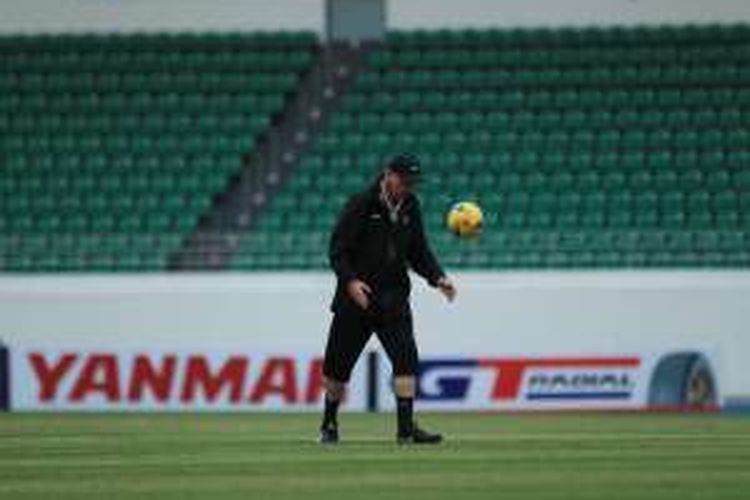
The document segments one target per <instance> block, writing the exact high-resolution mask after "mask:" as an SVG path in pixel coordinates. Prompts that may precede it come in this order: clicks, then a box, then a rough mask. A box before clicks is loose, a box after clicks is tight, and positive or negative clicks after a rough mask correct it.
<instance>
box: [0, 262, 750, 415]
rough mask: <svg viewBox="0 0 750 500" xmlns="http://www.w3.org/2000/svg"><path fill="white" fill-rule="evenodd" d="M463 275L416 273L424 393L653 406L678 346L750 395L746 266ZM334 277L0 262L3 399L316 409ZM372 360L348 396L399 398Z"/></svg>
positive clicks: (120, 406) (140, 406)
mask: <svg viewBox="0 0 750 500" xmlns="http://www.w3.org/2000/svg"><path fill="white" fill-rule="evenodd" d="M455 279H456V281H457V283H458V286H459V289H460V295H459V298H458V300H457V301H456V302H455V303H453V304H445V303H444V302H443V300H442V298H441V297H440V296H439V295H438V294H437V293H435V292H434V291H432V290H429V289H428V288H427V287H426V286H425V285H423V284H422V283H421V281H419V280H415V291H414V297H413V304H414V314H415V322H416V335H417V337H418V343H419V345H420V348H421V354H422V358H423V360H424V361H425V364H424V365H423V367H422V374H421V378H420V393H421V398H420V406H421V407H422V408H423V409H436V410H465V409H470V410H488V409H489V410H516V409H524V410H525V409H570V408H575V409H586V408H590V409H643V408H646V407H648V406H659V401H661V402H664V401H667V400H664V399H661V400H653V399H652V394H653V393H654V391H655V389H654V384H655V382H654V380H655V377H656V375H655V374H656V373H657V372H659V371H660V370H661V371H663V369H662V368H663V366H662V365H663V364H664V363H663V360H664V359H667V358H669V357H670V356H674V355H677V354H680V355H682V354H681V353H692V354H690V356H692V358H691V359H693V360H695V359H697V358H700V363H699V364H700V366H702V367H703V368H704V369H706V370H709V371H710V372H711V373H712V378H713V380H714V383H715V386H716V391H717V393H718V396H719V398H718V401H717V403H718V404H720V405H721V404H724V405H726V404H729V405H730V406H731V405H732V404H734V403H741V402H747V401H750V370H747V363H748V359H750V336H749V335H748V334H747V325H749V324H750V308H749V307H748V306H747V304H750V273H744V272H737V273H732V272H727V273H723V272H696V273H689V272H664V273H650V272H612V273H580V272H570V273H557V272H549V273H460V274H456V276H455ZM332 286H333V282H332V278H331V276H329V275H327V274H318V273H279V274H204V275H123V276H89V277H77V276H62V277H54V276H49V277H44V276H39V277H15V278H14V277H3V278H2V279H0V338H2V340H3V342H4V344H5V345H6V346H7V348H8V350H9V352H10V365H11V369H10V386H11V387H10V389H11V390H10V392H11V406H12V407H13V408H15V409H27V410H64V409H75V410H106V409H117V410H184V409H189V410H204V409H206V410H230V411H233V410H248V411H252V410H278V409H288V410H295V411H296V410H311V409H316V408H317V407H318V405H319V403H320V379H319V368H320V359H319V356H320V353H321V351H322V349H323V346H324V342H325V336H326V331H327V327H328V321H329V317H330V316H329V313H328V310H327V307H328V302H329V300H330V297H331V292H332ZM372 347H375V348H376V347H377V344H376V342H374V341H373V344H372ZM683 357H684V356H683ZM378 360H379V365H380V368H379V369H377V370H375V371H374V372H373V373H372V376H370V375H369V371H370V369H371V367H369V366H365V365H366V364H367V363H366V362H365V361H362V362H361V363H360V365H359V371H358V372H357V374H356V375H355V377H354V382H353V384H352V385H353V389H354V390H353V393H352V395H351V396H350V399H349V406H348V407H349V409H352V410H364V409H366V408H371V409H372V408H373V407H375V408H388V407H389V405H390V398H389V397H388V396H387V388H388V375H389V370H388V366H387V362H386V361H385V360H384V358H383V357H382V356H381V357H380V358H376V361H378ZM691 362H692V361H691ZM657 364H658V366H657ZM673 365H674V363H673ZM683 365H684V363H683ZM681 366H682V365H681ZM684 366H687V365H684ZM691 366H692V365H691ZM700 366H699V368H700ZM660 367H662V368H660ZM680 369H682V370H686V369H687V368H679V367H677V368H675V367H674V366H673V367H672V368H671V370H672V371H674V370H680ZM363 370H364V371H363ZM373 380H374V382H373ZM367 384H375V386H377V387H375V389H373V387H371V386H369V385H368V386H367V387H366V385H367ZM373 391H375V392H377V395H376V396H378V398H377V401H376V402H375V403H373V402H372V401H369V400H368V397H372V395H371V394H370V393H372V392H373ZM373 405H374V406H373Z"/></svg>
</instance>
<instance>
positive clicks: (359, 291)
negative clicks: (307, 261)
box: [321, 154, 456, 443]
mask: <svg viewBox="0 0 750 500" xmlns="http://www.w3.org/2000/svg"><path fill="white" fill-rule="evenodd" d="M420 173H421V167H420V163H419V160H418V158H416V157H415V156H414V155H411V154H401V155H398V156H396V157H395V158H393V159H392V160H391V161H390V162H389V163H388V165H387V167H386V168H385V171H384V172H383V173H382V174H381V175H380V176H379V177H378V179H377V181H376V182H375V183H374V184H373V185H372V186H371V187H370V188H369V189H367V190H365V191H363V192H361V193H359V194H356V195H354V196H353V197H352V198H351V199H350V200H349V201H348V203H347V204H346V206H345V208H344V210H343V212H342V213H341V215H340V216H339V219H338V221H337V223H336V226H335V228H334V230H333V234H332V236H331V243H330V252H329V257H330V261H331V267H332V268H333V270H334V272H335V273H336V278H337V286H336V295H335V297H334V299H333V304H332V305H331V310H332V312H333V320H332V322H331V328H330V331H329V336H328V343H327V345H326V352H325V360H324V364H323V374H324V376H325V382H326V402H325V411H324V416H323V423H322V425H321V442H323V443H335V442H337V441H338V424H337V411H338V406H339V402H340V401H341V399H342V398H343V396H344V391H345V388H346V383H347V382H348V381H349V376H350V374H351V371H352V368H353V367H354V364H355V362H356V361H357V358H358V357H359V355H360V354H361V352H362V350H363V349H364V347H365V344H366V343H367V341H368V340H369V338H370V336H371V334H372V332H373V331H374V332H375V333H376V334H377V336H378V339H379V340H380V343H381V344H382V346H383V348H384V349H385V351H386V353H387V355H388V357H389V358H390V360H391V363H392V365H393V375H394V384H393V385H394V392H395V393H396V400H397V409H398V436H397V439H398V441H399V442H400V443H437V442H440V441H441V436H440V435H439V434H432V433H429V432H426V431H424V430H422V429H420V428H419V427H417V426H416V424H415V423H414V420H413V411H412V408H413V402H414V395H415V392H416V380H415V374H416V370H417V367H418V362H419V358H418V354H417V347H416V343H415V341H414V332H413V325H412V315H411V308H410V307H409V292H410V289H411V283H410V280H409V276H408V274H407V270H408V268H411V269H413V270H414V271H415V272H417V273H418V274H419V275H421V276H422V277H424V278H425V279H426V280H427V282H428V283H429V284H430V285H431V286H433V287H437V288H438V289H439V290H440V291H441V292H442V293H443V294H444V295H445V296H446V298H447V299H448V300H453V298H454V296H455V293H456V290H455V287H454V286H453V284H452V283H451V281H450V280H449V279H448V278H447V277H446V275H445V273H444V272H443V270H442V269H441V268H440V265H439V264H438V262H437V259H436V258H435V256H434V255H433V253H432V251H431V250H430V247H429V245H428V243H427V239H426V237H425V232H424V227H423V224H422V214H421V210H420V206H419V200H418V199H417V197H416V196H415V195H414V194H413V193H412V192H411V189H412V187H413V185H414V183H415V182H416V180H417V179H418V177H419V175H420Z"/></svg>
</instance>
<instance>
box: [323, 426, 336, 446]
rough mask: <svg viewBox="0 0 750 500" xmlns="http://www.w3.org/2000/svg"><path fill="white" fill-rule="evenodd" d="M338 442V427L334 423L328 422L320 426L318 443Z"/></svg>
mask: <svg viewBox="0 0 750 500" xmlns="http://www.w3.org/2000/svg"><path fill="white" fill-rule="evenodd" d="M338 442H339V428H338V426H337V425H336V424H328V425H325V426H323V427H321V428H320V444H336V443H338Z"/></svg>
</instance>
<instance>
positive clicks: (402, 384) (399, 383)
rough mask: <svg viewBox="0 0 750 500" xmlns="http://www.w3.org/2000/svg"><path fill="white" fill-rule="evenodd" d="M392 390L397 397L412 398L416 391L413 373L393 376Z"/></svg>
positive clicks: (415, 380)
mask: <svg viewBox="0 0 750 500" xmlns="http://www.w3.org/2000/svg"><path fill="white" fill-rule="evenodd" d="M393 392H395V393H396V396H398V397H399V398H413V397H414V396H415V395H416V393H417V379H416V377H414V375H396V376H395V377H394V378H393Z"/></svg>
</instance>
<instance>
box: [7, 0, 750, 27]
mask: <svg viewBox="0 0 750 500" xmlns="http://www.w3.org/2000/svg"><path fill="white" fill-rule="evenodd" d="M387 21H388V25H389V26H390V27H391V28H397V29H416V28H428V29H429V28H468V27H516V26H580V25H593V24H599V25H615V24H617V25H629V24H640V23H650V24H654V23H680V24H682V23H707V22H723V23H732V22H741V21H750V2H746V1H737V0H713V1H711V2H707V1H705V0H527V1H520V0H515V1H512V0H511V1H506V0H462V1H461V2H456V1H454V0H389V1H388V10H387ZM323 23H324V0H273V1H267V0H210V1H209V0H2V2H0V33H16V32H111V31H118V32H119V31H124V32H131V31H254V30H263V31H265V30H276V29H287V30H299V29H302V30H312V31H317V32H319V33H323V31H324V24H323Z"/></svg>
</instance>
